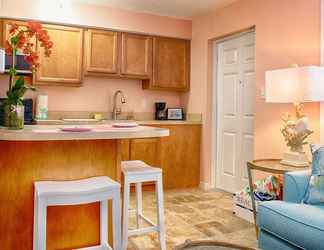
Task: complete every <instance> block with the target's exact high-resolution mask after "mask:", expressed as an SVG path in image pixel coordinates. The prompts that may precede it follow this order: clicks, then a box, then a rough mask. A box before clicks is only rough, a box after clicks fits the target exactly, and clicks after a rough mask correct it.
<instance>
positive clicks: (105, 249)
mask: <svg viewBox="0 0 324 250" xmlns="http://www.w3.org/2000/svg"><path fill="white" fill-rule="evenodd" d="M76 250H113V249H112V248H111V247H110V246H109V245H108V244H107V243H106V244H104V245H99V246H92V247H85V248H78V249H76Z"/></svg>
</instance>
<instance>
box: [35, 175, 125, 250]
mask: <svg viewBox="0 0 324 250" xmlns="http://www.w3.org/2000/svg"><path fill="white" fill-rule="evenodd" d="M34 185H35V197H34V243H33V246H34V247H33V249H34V250H45V249H46V212H47V207H48V206H63V205H79V204H86V203H92V202H98V201H99V202H100V245H98V246H93V247H88V248H82V249H83V250H86V249H88V250H90V249H91V250H108V249H112V248H111V247H110V246H109V244H108V204H107V200H108V199H111V200H112V203H113V205H112V210H113V211H112V213H113V246H114V250H120V249H121V218H120V216H121V215H120V184H119V183H118V182H115V181H113V180H112V179H110V178H108V177H106V176H99V177H92V178H88V179H83V180H77V181H38V182H35V183H34Z"/></svg>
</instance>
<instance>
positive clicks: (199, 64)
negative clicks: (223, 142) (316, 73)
mask: <svg viewBox="0 0 324 250" xmlns="http://www.w3.org/2000/svg"><path fill="white" fill-rule="evenodd" d="M254 25H255V27H256V100H255V101H256V120H255V158H263V157H265V158H269V157H280V155H281V152H282V151H283V150H284V148H285V145H284V141H283V138H282V136H281V134H280V132H279V131H280V126H281V120H280V119H281V113H282V112H284V111H287V110H290V111H292V107H291V106H290V105H280V104H266V103H265V102H264V99H262V98H261V96H260V91H261V88H262V87H263V86H264V81H265V80H264V75H265V71H266V70H269V69H275V68H282V67H287V66H289V65H291V64H293V63H297V64H299V65H309V64H315V65H318V64H319V63H320V0H284V1H281V0H262V1H260V0H244V1H238V2H236V3H233V4H232V5H230V6H228V7H225V8H223V9H220V10H217V11H214V12H213V13H210V14H209V15H205V16H199V17H196V18H194V20H193V27H192V60H191V63H192V72H191V79H192V82H191V92H190V93H188V94H184V95H183V96H182V100H181V102H182V104H183V105H186V107H187V111H188V112H195V113H197V112H202V113H203V123H204V125H203V145H202V170H201V179H202V181H203V182H206V183H209V184H210V183H212V178H214V177H212V176H211V154H212V152H211V131H212V129H215V128H212V127H211V110H212V107H211V106H212V105H211V100H212V99H211V98H212V97H211V93H212V81H211V72H209V70H208V69H211V68H212V64H211V63H212V62H211V60H210V57H209V55H210V54H211V53H212V52H211V48H210V45H209V40H210V39H214V38H217V37H219V36H222V35H226V34H229V33H232V32H236V31H239V30H242V29H244V28H248V27H251V26H254ZM305 112H306V113H307V114H308V116H309V118H310V119H311V121H312V123H311V125H312V128H313V129H314V130H315V133H314V135H313V136H312V140H313V141H318V140H319V104H317V103H314V104H307V105H305Z"/></svg>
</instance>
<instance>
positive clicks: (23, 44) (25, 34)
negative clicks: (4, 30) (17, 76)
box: [5, 21, 53, 69]
mask: <svg viewBox="0 0 324 250" xmlns="http://www.w3.org/2000/svg"><path fill="white" fill-rule="evenodd" d="M16 31H18V25H16V24H12V26H11V29H10V34H11V35H12V36H11V39H10V40H8V41H6V44H5V49H6V53H7V54H9V55H10V54H12V53H13V48H15V47H16V48H18V49H22V51H23V52H24V54H25V59H26V61H27V62H28V63H29V64H30V67H31V69H35V68H36V67H38V66H39V63H38V59H39V56H38V54H37V53H36V52H35V51H34V49H33V47H34V44H33V43H30V39H31V38H32V37H34V36H35V37H36V39H37V41H39V42H40V46H41V47H43V48H44V55H45V56H47V57H49V56H50V55H51V53H52V51H51V49H52V48H53V42H52V41H50V36H49V34H48V32H47V30H44V29H43V28H42V25H41V24H40V23H37V22H34V21H29V22H28V23H27V28H25V29H21V30H19V31H18V32H16ZM12 38H14V39H12Z"/></svg>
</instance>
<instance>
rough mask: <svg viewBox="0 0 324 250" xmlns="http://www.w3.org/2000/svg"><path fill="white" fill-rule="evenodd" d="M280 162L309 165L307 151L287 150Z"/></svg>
mask: <svg viewBox="0 0 324 250" xmlns="http://www.w3.org/2000/svg"><path fill="white" fill-rule="evenodd" d="M280 163H281V164H284V165H289V166H294V167H300V168H302V167H307V166H309V161H308V159H307V156H306V154H305V152H292V151H288V152H285V153H284V154H283V158H282V160H281V162H280Z"/></svg>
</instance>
